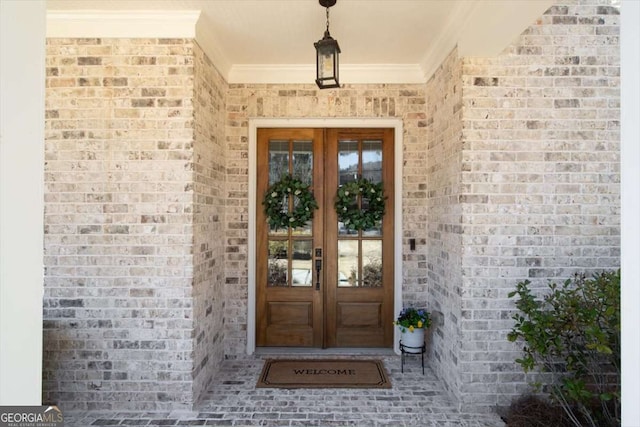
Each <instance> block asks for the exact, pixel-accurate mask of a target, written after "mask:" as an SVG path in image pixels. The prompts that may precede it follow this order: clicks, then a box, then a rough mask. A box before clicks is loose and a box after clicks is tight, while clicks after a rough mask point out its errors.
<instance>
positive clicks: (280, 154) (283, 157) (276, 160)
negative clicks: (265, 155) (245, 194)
mask: <svg viewBox="0 0 640 427" xmlns="http://www.w3.org/2000/svg"><path fill="white" fill-rule="evenodd" d="M288 174H289V141H287V140H274V139H272V140H270V141H269V185H273V184H275V183H276V182H278V181H280V179H282V176H283V175H288Z"/></svg>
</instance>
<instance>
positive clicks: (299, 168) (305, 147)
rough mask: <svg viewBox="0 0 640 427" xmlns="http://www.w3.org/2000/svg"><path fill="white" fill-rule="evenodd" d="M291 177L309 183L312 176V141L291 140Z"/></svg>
mask: <svg viewBox="0 0 640 427" xmlns="http://www.w3.org/2000/svg"><path fill="white" fill-rule="evenodd" d="M292 175H293V177H294V178H297V179H299V180H300V181H302V182H304V183H305V184H308V185H311V184H312V182H311V177H312V176H313V142H312V141H293V174H292Z"/></svg>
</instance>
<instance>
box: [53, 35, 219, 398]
mask: <svg viewBox="0 0 640 427" xmlns="http://www.w3.org/2000/svg"><path fill="white" fill-rule="evenodd" d="M196 51H197V52H199V50H198V49H196ZM201 57H202V55H201V54H199V58H200V59H201ZM193 59H194V45H193V43H192V41H190V40H182V39H177V40H174V39H171V40H162V39H161V40H157V39H135V40H121V39H73V40H68V39H50V40H48V43H47V75H48V77H47V97H46V103H47V105H46V118H47V120H46V132H47V135H46V164H45V175H46V176H45V185H46V191H45V198H46V199H45V267H46V271H45V301H44V306H45V312H44V319H45V324H44V341H45V342H44V348H45V355H44V360H45V366H44V401H45V402H56V403H58V404H60V405H61V406H62V407H63V408H67V409H71V408H74V409H94V408H100V409H102V408H114V409H119V410H125V409H135V410H144V409H169V408H178V407H184V408H190V407H191V405H192V403H193V401H194V377H195V383H196V384H197V387H196V390H195V392H198V391H199V390H201V389H202V388H203V387H204V386H205V385H206V383H207V382H208V381H209V380H210V375H211V374H212V372H213V370H214V364H215V363H217V361H215V360H214V359H213V358H214V357H216V356H217V355H219V354H220V350H215V349H214V348H213V347H215V346H216V344H217V345H218V346H220V344H219V340H220V338H215V337H213V336H211V334H212V332H211V331H208V330H207V331H206V332H204V337H205V338H203V339H201V340H200V341H199V342H198V345H196V343H195V341H194V338H195V335H196V331H197V332H198V333H199V334H200V333H202V331H203V330H205V329H207V328H208V326H215V325H216V324H219V323H220V316H221V314H220V303H219V301H220V300H221V298H220V295H214V293H215V292H216V291H219V290H220V286H219V285H218V286H216V281H217V280H220V279H221V277H220V276H221V266H220V263H218V264H217V265H216V264H215V262H214V257H217V256H220V253H221V249H220V246H219V245H216V243H215V240H214V241H212V242H210V246H207V245H206V243H203V242H202V240H203V237H201V236H197V237H195V231H197V232H198V233H203V234H204V235H206V236H212V235H215V234H216V233H219V232H220V224H219V217H218V222H217V223H216V222H215V221H211V222H210V221H209V220H210V219H213V217H214V216H215V215H220V212H219V211H218V209H221V208H220V207H219V206H223V204H222V203H221V202H220V193H221V192H222V191H221V190H220V187H221V186H223V183H222V182H223V181H222V182H212V180H213V179H215V178H218V177H219V175H220V174H223V173H224V169H223V166H221V164H220V163H221V162H222V163H223V162H224V156H222V155H221V156H220V157H219V158H218V159H217V160H216V161H215V162H214V161H212V156H213V154H212V153H209V150H210V148H211V149H213V148H215V147H218V151H214V153H215V154H219V152H220V150H219V146H220V129H219V128H216V127H215V120H216V116H215V113H213V112H211V111H208V107H207V105H206V103H207V102H211V103H212V105H214V106H215V104H216V103H218V105H217V106H218V108H219V102H220V100H219V96H218V95H217V94H216V93H211V94H208V93H207V92H208V88H207V87H206V86H205V83H203V81H202V79H203V78H204V79H207V78H208V77H209V76H210V75H211V74H212V72H211V71H210V70H209V68H211V67H210V64H208V65H206V66H203V67H201V68H203V70H202V71H201V72H200V73H198V77H199V78H200V80H199V81H198V84H197V88H198V95H202V96H199V97H198V107H197V109H196V112H195V114H196V117H198V118H201V119H202V120H201V121H202V123H201V125H199V126H198V128H197V130H194V105H193V104H194V103H193V98H194V66H193ZM207 67H208V68H207ZM203 75H204V76H205V77H201V76H203ZM211 84H213V82H212V83H211ZM212 122H213V124H212ZM194 136H195V138H194ZM209 136H212V137H214V138H215V139H213V140H211V141H210V140H207V138H208V137H209ZM194 139H195V143H194ZM216 204H219V206H216ZM195 244H197V245H198V246H197V248H195V249H194V246H195ZM203 245H204V246H203ZM214 300H215V301H214ZM194 305H195V307H194ZM214 308H215V309H216V310H218V311H217V312H216V313H215V314H213V313H212V311H213V309H214ZM207 312H209V313H208V314H207ZM194 314H195V315H197V316H200V318H194ZM214 319H215V320H214ZM198 338H199V336H198ZM205 339H206V344H207V348H206V349H203V346H204V345H205ZM194 350H196V357H197V362H198V366H195V363H196V361H195V360H194ZM209 351H211V353H210V354H208V356H209V357H210V358H212V359H211V360H206V356H205V355H203V354H204V353H206V352H209ZM203 373H204V374H203ZM196 397H197V396H196Z"/></svg>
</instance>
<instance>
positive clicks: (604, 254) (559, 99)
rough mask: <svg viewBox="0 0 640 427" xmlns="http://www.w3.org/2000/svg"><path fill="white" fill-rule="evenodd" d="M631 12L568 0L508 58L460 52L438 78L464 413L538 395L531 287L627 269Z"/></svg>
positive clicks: (441, 217)
mask: <svg viewBox="0 0 640 427" xmlns="http://www.w3.org/2000/svg"><path fill="white" fill-rule="evenodd" d="M618 17H619V16H618V10H617V9H616V8H614V7H612V6H611V5H610V2H607V1H600V0H593V1H592V0H588V1H568V2H565V3H563V4H561V5H557V6H554V7H552V8H551V9H549V11H548V12H547V13H546V14H545V15H544V16H543V17H541V18H540V20H539V21H538V22H536V23H535V24H534V25H533V26H531V27H530V28H529V29H528V30H527V31H525V32H524V33H523V35H522V36H521V37H520V38H519V39H518V40H517V41H516V42H515V43H514V44H513V45H511V46H510V47H509V48H508V49H506V50H505V51H504V52H503V53H502V54H500V55H499V56H498V57H495V58H464V59H463V60H461V61H460V60H458V59H457V58H455V57H450V58H449V59H448V60H447V61H445V64H444V65H443V67H441V69H440V70H439V71H438V73H436V76H435V77H434V79H432V81H431V82H430V83H429V85H428V88H429V89H428V91H427V92H428V94H431V93H434V94H435V96H434V99H435V100H436V101H438V100H440V101H441V103H440V104H439V105H435V106H433V105H431V103H429V109H430V111H433V114H431V113H430V114H429V116H430V117H431V116H433V118H434V123H433V124H432V125H431V129H430V135H432V136H433V139H431V140H430V141H429V146H430V148H431V147H433V149H430V153H431V152H433V153H434V154H438V153H440V154H441V156H440V157H441V158H446V157H443V156H442V152H443V151H444V152H446V151H447V149H444V150H442V149H440V148H439V146H440V145H441V143H442V142H441V141H442V140H444V141H446V140H447V139H450V140H451V145H450V146H449V149H448V150H449V152H450V154H451V155H452V157H453V160H452V161H453V162H454V164H456V165H459V174H458V176H457V177H456V176H455V173H446V174H444V175H445V176H448V177H449V178H450V181H451V192H450V193H447V191H446V187H440V186H438V187H437V188H434V187H432V186H435V185H436V184H439V183H440V182H441V179H440V178H441V177H442V176H441V175H443V174H440V175H438V174H434V175H433V176H431V178H433V179H432V180H430V183H431V184H430V193H429V194H430V195H432V196H433V199H432V200H430V211H429V212H430V217H429V227H430V235H429V237H430V246H429V260H433V263H432V264H431V265H430V271H429V277H430V279H431V280H430V283H429V295H430V296H432V297H433V299H432V301H430V303H431V304H432V305H433V306H434V307H436V308H438V309H439V310H441V311H443V312H444V317H443V319H444V324H443V325H441V326H439V328H438V329H437V331H436V332H437V334H436V339H435V346H434V347H435V353H434V356H435V358H434V359H433V360H434V362H435V364H436V366H437V370H438V372H439V373H440V375H441V376H443V377H444V378H447V377H450V378H451V380H449V381H447V382H448V385H449V386H450V387H452V390H453V391H454V393H455V394H456V395H457V396H458V398H459V399H460V404H461V406H462V407H463V408H465V407H466V408H471V407H475V408H476V409H478V408H479V409H483V408H484V410H486V411H491V410H493V407H494V406H495V405H501V404H508V399H509V396H513V395H516V394H519V393H521V392H526V391H527V390H528V385H527V383H528V381H529V380H530V378H529V379H526V378H525V377H524V375H523V374H522V373H521V370H520V368H519V366H517V365H515V364H514V363H513V360H514V359H515V358H516V357H518V356H519V354H520V352H519V348H518V346H517V345H513V344H511V343H508V342H507V340H506V334H507V332H508V331H509V330H510V328H511V326H512V321H511V314H512V309H513V301H511V300H509V298H508V297H507V294H508V293H509V292H510V291H512V290H513V289H514V287H515V284H516V283H517V282H518V281H521V280H524V279H530V280H532V281H533V283H534V286H540V287H544V286H546V283H547V280H550V279H552V280H555V281H564V279H566V278H569V277H571V275H572V274H573V273H574V272H577V271H586V272H589V271H597V270H602V269H615V268H618V267H619V250H620V217H619V208H620V200H619V197H620V194H619V178H620V177H619V164H618V163H619V130H618V127H619V116H620V111H619V88H618V85H619V48H618V36H617V34H618ZM454 55H455V53H454ZM460 64H461V65H460ZM459 67H462V78H461V85H460V79H459V78H458V77H457V76H458V69H459ZM449 69H452V70H453V71H449ZM440 81H441V82H442V83H440ZM443 89H444V90H443ZM460 89H461V93H462V95H460ZM438 93H440V97H438V96H437V95H438ZM452 97H454V98H456V101H453V100H452V99H451V98H452ZM460 97H461V98H460ZM458 99H461V101H462V117H461V126H462V141H461V144H460V143H459V141H458V133H459V131H460V117H459V115H458V114H456V109H458V108H459V107H460V105H459V104H458V101H457V100H458ZM443 107H444V108H445V110H446V111H445V113H442V112H441V109H442V108H443ZM451 107H453V110H451ZM440 115H442V116H443V118H439V117H440ZM440 129H451V130H452V134H450V135H449V138H448V137H446V136H444V137H442V138H440V139H439V135H441V134H442V131H440ZM459 147H461V150H460V149H459ZM460 156H461V157H460ZM436 162H437V159H436ZM430 171H431V170H430ZM432 192H433V193H432ZM442 195H450V196H451V197H450V198H449V199H446V198H445V199H442V197H441V196H442ZM456 198H457V199H458V201H457V202H456V201H455V199H456ZM449 201H450V202H451V204H452V205H453V206H448V202H449ZM432 204H433V206H431V205H432ZM456 204H457V206H456ZM443 211H444V212H443ZM449 214H454V216H453V217H451V218H449V217H448V215H449ZM459 214H460V215H461V216H460V217H458V215H459ZM459 223H460V224H459ZM450 225H451V229H450V230H448V231H447V227H449V226H450ZM460 226H461V228H459V229H458V230H457V231H456V227H460ZM431 230H433V235H432V234H431ZM445 233H446V234H445ZM457 233H461V234H460V235H459V236H457V237H458V238H456V236H455V234H457ZM447 235H448V236H449V237H451V241H452V242H453V243H452V245H451V247H450V248H446V240H445V239H446V236H447ZM431 243H433V244H431ZM443 247H444V248H446V249H445V250H444V251H443V250H442V248H443ZM458 272H459V275H458V274H457V273H458ZM447 275H449V276H451V277H449V278H447V277H446V276H447ZM456 276H457V277H456ZM443 305H444V307H443ZM447 350H448V351H447Z"/></svg>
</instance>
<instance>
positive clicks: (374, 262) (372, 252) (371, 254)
mask: <svg viewBox="0 0 640 427" xmlns="http://www.w3.org/2000/svg"><path fill="white" fill-rule="evenodd" d="M362 286H364V287H368V288H373V287H380V286H382V240H363V241H362Z"/></svg>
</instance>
